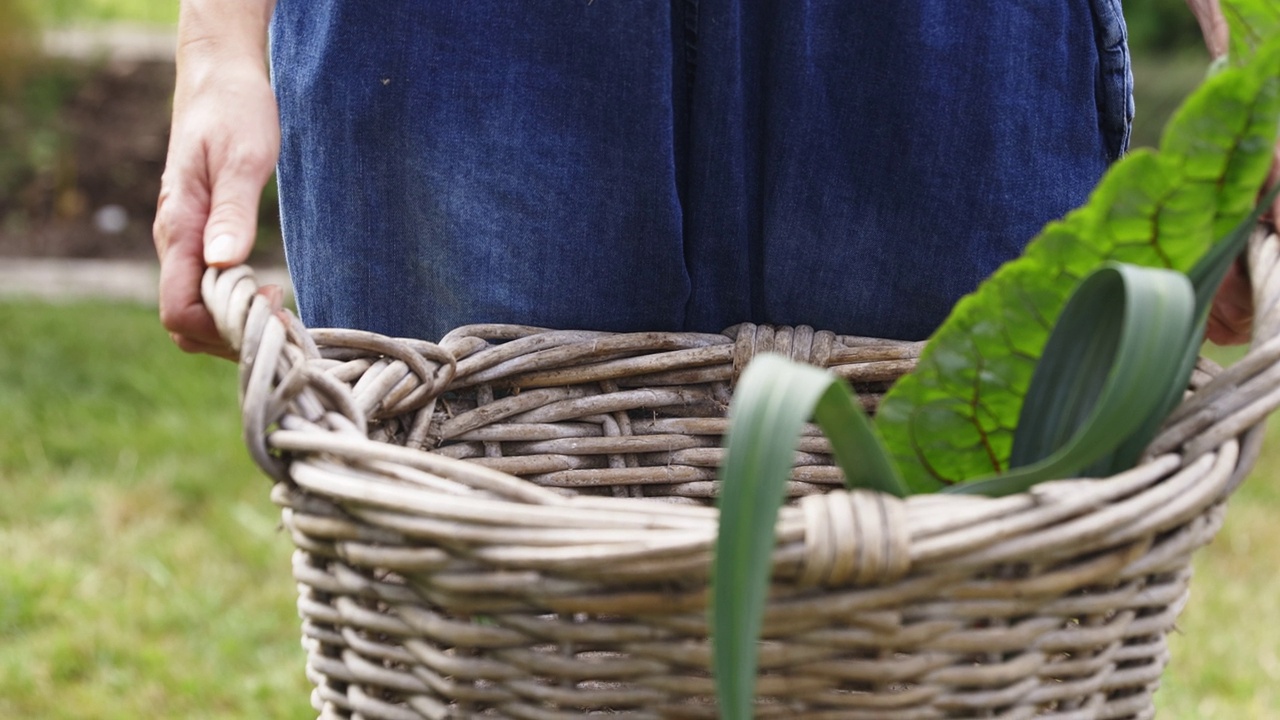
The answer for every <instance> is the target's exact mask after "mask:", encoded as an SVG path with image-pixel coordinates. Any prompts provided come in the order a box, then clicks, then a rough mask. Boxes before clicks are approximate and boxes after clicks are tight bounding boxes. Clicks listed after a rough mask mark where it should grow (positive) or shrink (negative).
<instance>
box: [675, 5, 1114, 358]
mask: <svg viewBox="0 0 1280 720" xmlns="http://www.w3.org/2000/svg"><path fill="white" fill-rule="evenodd" d="M700 11H701V12H700V21H699V23H698V29H699V32H698V38H697V41H698V43H697V47H698V64H697V75H696V78H695V81H694V93H693V97H694V102H693V105H692V106H691V123H692V132H693V143H692V150H691V152H692V154H691V157H690V168H689V172H690V174H689V178H690V185H689V190H688V192H689V195H688V197H689V203H688V205H687V208H686V224H685V230H686V245H687V253H688V255H689V257H690V277H691V279H692V281H693V294H692V296H691V298H690V304H689V324H690V326H691V327H695V328H699V329H714V328H718V327H721V326H723V325H726V324H728V323H731V322H736V321H738V320H742V319H743V318H744V317H746V316H748V315H749V316H750V317H751V318H753V319H755V320H756V321H759V322H773V323H779V324H809V325H813V326H815V327H819V328H826V329H831V330H836V331H840V332H847V333H855V334H863V335H876V336H884V337H894V338H922V337H925V336H926V335H928V334H929V333H930V332H932V331H933V329H934V328H935V327H936V326H937V324H938V323H939V322H940V321H941V320H942V319H943V318H944V317H945V315H946V313H947V311H948V310H949V309H950V307H951V306H952V305H953V304H954V303H955V302H956V300H958V299H959V298H960V296H961V295H963V294H964V293H966V292H969V291H971V290H972V289H973V288H974V287H975V286H976V285H977V284H978V282H979V281H980V280H982V279H983V278H984V277H986V276H987V275H989V274H990V273H991V272H993V271H994V270H995V269H996V268H997V267H998V266H999V265H1000V264H1001V263H1002V262H1004V261H1005V260H1008V259H1010V258H1012V257H1014V256H1016V255H1017V254H1018V253H1019V252H1020V251H1021V249H1022V247H1023V245H1024V244H1025V243H1026V242H1027V241H1028V240H1030V239H1031V238H1032V237H1033V236H1034V234H1035V233H1036V232H1037V230H1038V229H1039V228H1040V227H1041V226H1042V225H1043V224H1044V223H1045V222H1047V221H1049V220H1051V219H1054V218H1057V217H1060V216H1061V215H1063V214H1064V213H1065V212H1067V211H1068V210H1069V209H1071V208H1072V207H1075V206H1077V205H1079V204H1080V203H1082V202H1083V201H1084V199H1085V198H1086V196H1087V194H1088V192H1089V190H1090V189H1091V188H1092V187H1093V186H1094V184H1095V183H1096V182H1097V180H1098V178H1099V177H1100V176H1101V174H1102V172H1103V171H1104V170H1105V168H1106V166H1107V164H1108V163H1109V162H1110V161H1112V160H1114V159H1115V158H1116V157H1118V155H1119V154H1120V153H1121V152H1122V151H1123V148H1124V145H1125V142H1126V136H1127V132H1128V124H1129V120H1130V118H1131V117H1132V104H1131V92H1130V90H1131V81H1130V79H1129V75H1128V57H1127V50H1126V49H1125V45H1124V25H1123V19H1122V17H1121V15H1120V13H1119V7H1118V4H1117V3H1116V2H1114V1H1113V0H1093V1H1092V2H1091V1H1090V0H1067V1H1064V2H1053V3H1031V4H1027V3H1008V2H999V1H992V2H964V3H958V2H948V1H946V0H912V1H910V2H889V3H883V2H878V3H871V2H847V1H845V0H815V1H811V2H799V1H791V0H776V1H774V2H761V3H755V2H740V1H739V0H701V1H700ZM708 18H716V19H717V20H716V21H715V22H708V21H707V19H708Z"/></svg>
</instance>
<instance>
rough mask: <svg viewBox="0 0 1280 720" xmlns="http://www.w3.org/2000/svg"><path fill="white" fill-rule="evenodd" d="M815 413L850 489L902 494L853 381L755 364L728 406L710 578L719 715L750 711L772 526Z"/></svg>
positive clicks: (785, 365)
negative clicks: (798, 445) (801, 439)
mask: <svg viewBox="0 0 1280 720" xmlns="http://www.w3.org/2000/svg"><path fill="white" fill-rule="evenodd" d="M815 414H816V416H817V418H818V419H819V421H820V422H821V423H822V424H823V426H824V429H825V430H826V432H827V434H828V436H829V437H830V439H831V441H832V444H833V445H834V446H835V448H836V452H835V455H836V459H837V461H838V462H840V464H841V466H842V468H843V469H844V471H845V476H846V478H847V480H848V481H849V482H850V484H851V485H854V486H863V487H872V488H875V489H878V490H883V491H886V492H890V493H893V494H896V495H902V494H904V488H903V487H902V485H901V483H900V481H898V480H897V473H896V471H894V469H893V465H892V464H891V463H890V461H889V458H888V455H887V454H886V452H885V451H884V449H883V446H882V445H881V444H880V441H879V439H878V437H877V436H876V433H875V429H874V428H873V426H872V425H871V422H870V421H869V420H868V419H867V417H866V415H865V414H864V413H863V411H862V407H861V406H860V405H858V404H857V400H856V398H855V396H854V394H853V391H852V390H851V389H850V388H849V386H848V384H846V383H845V382H844V381H843V380H841V379H840V378H839V377H837V376H836V375H834V374H833V373H830V372H827V371H825V370H819V369H817V368H814V367H811V366H808V365H802V364H800V363H795V362H792V361H790V360H788V359H786V358H784V357H782V356H781V355H776V354H762V355H760V356H759V357H757V358H755V359H754V360H753V361H752V362H751V364H750V365H749V366H748V367H747V370H746V372H744V373H743V374H742V378H741V379H740V380H739V382H738V386H737V388H736V390H735V392H734V401H733V404H732V406H731V407H730V409H729V431H728V433H727V435H726V444H727V447H728V452H727V455H726V457H725V462H724V467H723V468H722V470H721V478H722V480H723V482H722V483H721V496H720V528H719V534H718V536H717V538H716V547H715V565H714V573H713V575H712V583H711V631H712V633H711V641H712V657H713V660H714V667H715V682H716V693H717V696H718V699H719V702H720V716H721V717H727V718H748V717H751V699H752V697H753V696H754V694H755V680H756V642H757V641H758V639H759V637H760V629H761V626H762V624H763V619H764V605H765V598H766V596H767V595H768V590H769V575H770V570H771V569H772V563H771V561H770V558H771V556H772V554H773V547H774V524H775V522H776V520H777V517H778V509H779V507H781V505H782V501H783V496H784V489H785V487H786V483H787V479H788V478H789V477H790V476H791V468H792V464H793V462H794V458H795V448H796V443H797V440H798V439H799V437H800V432H801V430H802V429H803V426H804V423H805V422H806V421H807V420H808V419H809V418H810V417H813V416H815Z"/></svg>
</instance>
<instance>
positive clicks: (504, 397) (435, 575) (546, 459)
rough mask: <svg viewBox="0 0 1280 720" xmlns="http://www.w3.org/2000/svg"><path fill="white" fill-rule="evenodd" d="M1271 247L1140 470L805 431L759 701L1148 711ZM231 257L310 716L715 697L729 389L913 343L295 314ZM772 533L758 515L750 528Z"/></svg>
mask: <svg viewBox="0 0 1280 720" xmlns="http://www.w3.org/2000/svg"><path fill="white" fill-rule="evenodd" d="M1278 255H1280V240H1278V239H1277V238H1276V237H1275V236H1274V235H1271V236H1269V237H1268V236H1266V235H1265V234H1264V233H1261V232H1260V233H1259V234H1258V235H1257V236H1256V237H1255V238H1254V239H1253V241H1252V242H1251V245H1250V252H1249V263H1250V268H1251V274H1252V277H1254V278H1257V279H1258V280H1256V281H1255V287H1254V294H1255V303H1256V306H1257V308H1258V316H1257V318H1256V320H1255V330H1254V335H1255V341H1254V345H1253V347H1252V348H1251V349H1250V351H1249V352H1248V354H1246V355H1245V357H1244V358H1243V359H1242V360H1241V361H1239V362H1238V363H1236V364H1235V365H1233V366H1232V367H1231V368H1230V369H1228V370H1225V371H1219V370H1218V369H1217V368H1214V367H1211V366H1210V365H1208V364H1206V363H1202V365H1201V368H1200V370H1199V371H1198V372H1197V373H1196V377H1195V378H1194V379H1193V388H1194V392H1193V393H1192V394H1190V395H1189V396H1188V399H1187V400H1186V401H1185V402H1184V403H1183V405H1182V406H1181V407H1180V408H1179V409H1178V410H1177V412H1176V413H1175V415H1174V417H1173V418H1172V419H1171V420H1170V423H1169V424H1168V425H1167V426H1166V428H1165V430H1164V431H1163V432H1162V434H1161V435H1160V437H1159V438H1157V440H1156V441H1155V442H1154V443H1153V445H1152V447H1151V449H1150V451H1149V454H1148V457H1147V459H1145V460H1144V462H1143V463H1142V464H1141V465H1140V466H1139V467H1137V468H1136V469H1134V470H1132V471H1129V472H1126V473H1123V474H1121V475H1117V476H1115V477H1112V478H1107V479H1104V480H1063V481H1057V482H1053V483H1046V484H1043V485H1040V486H1038V487H1036V488H1035V489H1033V490H1032V491H1031V492H1028V493H1025V494H1022V495H1015V496H1011V497H1007V498H1001V499H988V498H974V497H961V496H929V495H925V496H914V497H911V498H908V499H906V500H899V499H896V498H891V497H885V496H881V495H878V494H872V493H867V492H861V491H857V492H846V491H844V490H842V489H840V487H841V478H840V475H839V473H838V471H837V470H836V469H835V468H834V467H832V465H831V458H830V456H829V455H828V454H827V450H828V446H827V444H826V441H825V439H824V438H822V437H821V435H820V434H819V433H817V432H816V430H815V431H811V432H810V433H809V435H807V436H806V437H805V438H804V439H803V442H802V445H801V448H800V452H799V453H798V454H797V465H796V468H795V471H794V474H793V477H792V482H791V484H790V486H789V491H790V494H791V496H792V498H793V501H792V502H791V503H789V504H788V505H787V506H786V507H784V509H783V512H782V514H781V516H780V518H779V521H778V523H777V526H776V528H775V532H776V535H777V538H778V547H777V550H776V553H775V556H774V582H773V588H772V594H771V598H770V603H769V607H768V610H767V614H766V618H765V628H764V642H763V643H762V645H761V648H760V678H759V685H758V690H757V692H758V697H759V700H758V703H757V716H758V717H761V718H769V717H787V718H805V719H818V718H833V719H834V718H842V719H849V720H858V719H860V718H877V719H879V718H894V719H899V720H908V719H917V718H919V719H924V718H1027V717H1033V716H1034V717H1051V718H1059V719H1063V720H1065V719H1066V718H1072V719H1077V718H1078V719H1081V720H1083V719H1085V718H1149V717H1152V716H1153V714H1154V710H1153V708H1152V702H1151V695H1152V693H1153V692H1154V690H1155V688H1156V687H1157V685H1158V681H1159V677H1160V674H1161V672H1162V670H1163V669H1164V666H1165V664H1166V663H1167V661H1168V651H1167V649H1166V644H1165V636H1166V634H1167V633H1168V632H1169V631H1170V629H1172V627H1173V624H1174V621H1175V619H1176V617H1177V616H1178V613H1179V611H1180V610H1181V609H1182V607H1183V605H1184V603H1185V602H1186V600H1187V596H1188V583H1189V579H1190V558H1191V555H1192V553H1193V552H1194V551H1195V550H1196V549H1197V548H1199V547H1201V546H1203V545H1204V544H1205V543H1207V542H1208V541H1209V540H1210V539H1211V538H1212V536H1213V534H1214V533H1215V532H1216V531H1217V529H1218V528H1219V526H1220V525H1221V522H1222V519H1223V512H1224V506H1223V504H1224V502H1225V500H1226V498H1227V497H1228V496H1229V494H1230V492H1231V491H1232V490H1233V489H1234V488H1235V486H1236V485H1237V484H1238V483H1239V482H1240V481H1241V479H1242V478H1243V476H1244V475H1245V474H1246V473H1247V472H1248V471H1249V469H1250V468H1251V466H1252V464H1253V461H1254V459H1255V458H1256V454H1257V452H1258V448H1259V445H1260V442H1261V431H1262V420H1263V419H1264V418H1265V417H1266V415H1267V414H1269V413H1270V412H1271V411H1272V410H1273V409H1275V408H1276V407H1277V406H1278V405H1280V389H1277V388H1280V382H1278V381H1280V273H1277V272H1275V271H1274V267H1275V265H1276V263H1277V260H1278ZM257 290H258V287H257V284H256V281H255V280H254V278H253V276H252V273H251V272H250V271H249V270H248V269H247V268H237V269H233V270H229V271H223V272H219V271H210V273H209V274H208V275H207V276H206V278H205V287H204V293H205V300H206V304H207V305H208V307H209V308H210V309H211V311H212V312H213V314H214V316H215V319H216V321H217V322H218V324H219V328H220V330H221V331H222V333H223V335H224V337H226V338H227V339H229V340H230V341H231V342H232V344H233V346H235V347H237V348H240V351H241V358H242V360H241V405H242V409H243V414H244V427H245V439H246V442H247V444H248V445H249V448H250V451H251V452H252V453H253V455H254V458H255V460H256V461H257V462H258V463H259V465H261V466H262V467H263V469H264V470H265V471H266V472H267V473H268V474H269V475H271V476H272V477H273V478H274V480H275V481H276V484H275V486H274V489H273V491H272V498H273V500H274V501H275V502H276V503H278V504H279V505H280V506H281V507H282V509H283V519H284V524H285V527H286V528H287V529H288V531H289V532H290V533H291V535H292V538H293V540H294V542H295V544H296V546H297V551H296V553H295V555H294V562H293V573H294V577H295V578H296V580H297V582H298V588H299V601H298V608H299V611H300V613H301V615H302V618H303V629H302V632H303V644H304V646H305V647H306V650H307V672H308V675H309V677H310V679H311V680H312V682H313V683H314V686H315V690H314V693H313V697H312V701H313V705H314V706H315V708H316V710H317V711H318V712H319V713H320V716H321V717H322V718H366V719H374V718H377V719H379V720H422V719H423V718H432V719H438V718H468V717H486V718H487V717H495V718H530V719H538V720H543V719H546V720H552V719H559V718H573V717H581V716H583V715H591V714H610V715H612V714H618V715H624V716H627V717H633V718H715V717H717V712H716V708H715V703H714V699H713V697H712V696H713V686H712V680H711V674H710V652H709V644H708V641H707V624H706V620H705V614H706V605H707V579H708V578H707V573H708V569H709V565H710V553H711V548H712V544H713V542H714V538H715V532H716V511H715V509H714V500H713V499H714V496H715V494H716V479H715V477H716V468H717V467H718V464H719V461H720V459H721V456H722V451H721V449H720V443H721V435H722V433H723V432H724V429H725V426H726V421H725V420H724V419H723V416H724V411H725V410H726V408H727V406H728V402H729V398H730V390H731V387H732V383H733V380H734V379H735V378H736V377H737V375H738V374H739V373H740V372H741V371H742V369H743V368H744V367H745V365H746V363H747V362H748V361H749V360H750V358H751V357H752V356H753V355H754V354H755V353H757V352H760V351H764V350H772V351H777V352H783V353H786V354H788V355H790V356H791V357H793V358H796V359H802V360H805V361H808V362H811V363H813V364H815V365H819V366H823V367H830V368H832V369H833V370H835V371H836V372H837V373H839V374H840V375H843V376H845V377H847V378H849V379H850V380H851V381H852V382H853V383H854V386H855V387H856V388H857V390H858V391H859V394H860V396H861V397H862V399H863V402H864V404H865V405H866V406H867V407H868V408H869V409H874V407H875V405H876V403H877V401H878V399H879V396H880V395H881V394H882V393H883V392H884V390H885V389H886V387H887V386H888V385H889V384H890V383H891V382H892V381H893V380H895V379H896V378H897V377H899V376H900V375H901V374H902V373H903V372H905V371H906V370H908V369H909V368H910V367H911V366H912V365H913V362H914V358H915V356H916V354H917V353H918V351H919V349H920V346H919V344H912V343H897V342H888V341H877V340H867V339H860V338H849V337H838V336H835V335H832V334H831V333H826V332H815V331H813V330H811V329H809V328H803V327H801V328H794V329H792V328H769V327H763V326H761V327H757V326H752V325H742V326H737V327H735V328H731V329H730V330H728V331H726V332H725V333H724V334H720V335H707V334H692V333H634V334H608V333H594V332H567V331H544V330H538V329H535V328H526V327H514V326H498V325H491V326H469V327H466V328H461V329H459V330H457V331H455V332H453V333H451V334H450V335H449V336H447V337H446V338H444V339H443V340H442V341H441V342H440V343H439V344H431V343H426V342H422V341H415V340H404V339H392V338H387V337H383V336H379V335H373V334H370V333H363V332H356V331H347V330H308V329H306V328H304V327H302V325H301V324H300V323H299V322H298V321H297V320H296V319H295V318H293V317H292V316H291V315H288V314H285V313H279V312H273V311H272V309H271V307H270V303H269V302H268V301H267V299H266V298H265V297H264V296H262V295H260V294H259V293H258V292H257ZM762 531H766V532H767V529H762Z"/></svg>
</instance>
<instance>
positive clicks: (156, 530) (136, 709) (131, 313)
mask: <svg viewBox="0 0 1280 720" xmlns="http://www.w3.org/2000/svg"><path fill="white" fill-rule="evenodd" d="M0 409H2V410H3V412H2V413H0V488H3V493H4V495H3V497H4V502H3V503H2V504H0V717H6V718H41V719H44V718H48V719H50V720H57V719H66V720H96V719H107V718H111V719H116V718H118V719H120V720H125V719H126V718H127V719H129V720H133V719H134V718H140V717H163V718H308V717H314V713H313V712H312V711H311V710H310V706H309V704H308V694H309V686H308V685H307V682H306V680H305V678H304V677H303V672H302V663H303V655H302V652H301V649H300V648H299V646H298V620H297V616H296V614H295V611H294V595H293V593H294V588H293V582H292V580H291V579H290V577H289V569H288V568H289V553H290V552H291V547H290V545H289V541H288V538H287V537H286V536H284V535H282V534H281V533H280V532H279V531H278V529H277V522H278V521H277V514H276V509H275V507H274V506H272V505H271V504H270V503H269V502H268V500H267V491H268V485H267V481H266V480H265V479H264V478H263V477H262V476H260V475H259V474H258V473H257V472H256V470H255V468H254V467H253V465H252V464H251V463H250V462H249V460H248V458H247V455H246V454H245V452H244V451H243V449H242V446H241V444H240V440H239V432H240V430H239V420H238V418H237V410H236V397H235V368H234V367H233V366H232V365H231V364H229V363H226V362H223V361H218V360H213V359H210V358H203V357H190V356H185V355H183V354H181V353H179V352H178V351H177V350H175V349H174V348H172V347H171V346H170V344H169V340H168V338H166V337H165V335H164V333H163V332H162V331H161V329H160V327H159V324H158V322H157V321H156V319H155V313H154V310H152V309H148V308H141V307H136V306H131V305H120V304H109V303H92V304H89V303H81V304H71V305H60V306H51V305H42V304H36V303H25V302H0ZM1275 434H1276V433H1274V432H1273V433H1272V435H1273V437H1272V438H1271V440H1272V442H1271V443H1270V445H1269V448H1268V454H1267V455H1266V456H1265V457H1264V459H1263V462H1262V464H1261V465H1260V466H1259V469H1258V470H1257V471H1256V472H1255V474H1254V477H1253V478H1252V480H1251V482H1249V483H1247V484H1246V485H1245V487H1244V488H1243V489H1242V490H1241V492H1240V493H1239V494H1238V495H1237V496H1236V499H1235V501H1234V502H1233V507H1232V508H1231V513H1230V517H1229V520H1228V523H1227V526H1226V528H1225V529H1224V531H1223V533H1222V535H1221V536H1220V537H1219V539H1218V541H1217V542H1215V543H1214V544H1213V545H1212V546H1210V547H1209V548H1208V549H1207V550H1206V551H1204V552H1202V553H1201V555H1200V557H1199V561H1198V564H1197V565H1198V568H1197V576H1196V580H1195V583H1194V585H1193V588H1194V589H1193V598H1192V602H1191V605H1190V607H1189V609H1188V610H1187V612H1186V613H1185V614H1184V615H1183V618H1182V620H1181V621H1180V623H1179V624H1180V627H1181V629H1182V634H1181V635H1180V636H1177V637H1175V638H1174V641H1173V645H1174V659H1173V665H1172V667H1171V669H1170V671H1169V672H1168V673H1167V674H1166V679H1165V684H1164V688H1163V689H1162V690H1161V691H1160V693H1159V695H1158V698H1159V701H1160V705H1161V708H1162V712H1161V717H1162V718H1163V717H1169V718H1186V719H1188V720H1190V719H1192V718H1196V719H1200V718H1231V719H1232V720H1237V719H1241V718H1259V719H1261V718H1274V717H1280V691H1277V690H1276V689H1275V688H1276V687H1277V686H1278V685H1277V683H1280V603H1277V602H1275V601H1274V598H1277V597H1280V576H1278V575H1277V574H1276V573H1275V567H1276V565H1277V559H1278V557H1280V555H1278V553H1280V551H1278V550H1277V549H1278V548H1280V523H1277V522H1276V521H1275V518H1276V517H1277V516H1280V487H1277V485H1276V483H1275V482H1274V478H1275V475H1276V472H1277V469H1280V456H1277V452H1278V451H1280V437H1275Z"/></svg>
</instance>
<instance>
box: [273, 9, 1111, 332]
mask: <svg viewBox="0 0 1280 720" xmlns="http://www.w3.org/2000/svg"><path fill="white" fill-rule="evenodd" d="M271 41H272V42H271V59H272V70H273V78H274V83H275V87H276V92H277V96H278V98H279V101H280V116H281V123H282V129H283V141H282V149H281V157H280V164H279V185H280V203H281V211H282V223H283V230H284V237H285V242H286V249H287V255H288V259H289V265H290V269H291V272H292V274H293V280H294V283H295V285H296V288H297V292H298V302H299V306H300V309H301V312H302V316H303V320H304V321H305V322H306V323H307V324H308V325H309V326H312V327H323V326H340V327H358V328H365V329H370V330H374V331H377V332H381V333H385V334H389V335H399V336H411V337H422V338H428V339H435V338H438V337H440V336H441V335H443V334H444V333H445V332H447V331H448V330H450V329H452V328H454V327H456V326H459V325H463V324H467V323H473V322H513V323H521V324H530V325H538V326H544V327H554V328H587V329H599V330H682V329H687V330H699V331H708V332H718V331H719V330H721V329H723V328H725V327H727V326H729V325H731V324H733V323H736V322H741V321H744V320H750V321H755V322H770V323H779V324H792V325H794V324H808V325H813V326H815V327H818V328H824V329H830V330H835V331H837V332H842V333H851V334H861V335H875V336H882V337H894V338H922V337H925V336H927V335H928V334H929V333H930V332H932V331H933V329H934V328H935V327H936V326H937V324H938V323H939V322H941V320H942V319H943V318H944V317H945V316H946V313H947V312H948V310H949V309H950V307H951V306H952V305H953V304H954V303H955V301H956V300H958V299H959V298H960V297H961V296H962V295H963V294H964V293H967V292H969V291H971V290H972V289H973V288H974V287H975V286H976V285H977V284H978V282H979V281H981V280H982V279H983V278H984V277H986V276H987V275H989V274H990V273H991V272H992V271H993V270H995V269H996V268H997V267H998V266H999V265H1000V264H1001V263H1002V262H1004V261H1005V260H1007V259H1009V258H1011V257H1013V256H1015V255H1017V254H1018V253H1019V252H1020V251H1021V248H1022V247H1023V245H1024V244H1025V243H1026V241H1027V240H1029V239H1030V238H1031V237H1032V236H1033V235H1034V234H1035V233H1036V231H1037V230H1038V229H1039V228H1040V227H1041V226H1042V225H1043V224H1044V223H1045V222H1046V221H1048V220H1051V219H1054V218H1056V217H1060V216H1061V215H1063V214H1064V213H1065V212H1066V211H1067V210H1069V209H1071V208H1072V207H1075V206H1076V205H1079V204H1080V203H1081V202H1083V201H1084V199H1085V197H1086V195H1087V194H1088V192H1089V190H1090V189H1091V188H1092V187H1093V185H1094V184H1095V183H1096V182H1097V180H1098V178H1099V177H1100V176H1101V174H1102V172H1103V171H1104V170H1105V169H1106V166H1107V165H1108V163H1109V162H1111V161H1112V160H1114V159H1115V158H1116V157H1118V156H1119V155H1120V153H1122V152H1123V150H1124V148H1125V145H1126V142H1127V136H1128V130H1129V124H1130V121H1131V118H1132V114H1133V105H1132V80H1131V77H1130V75H1129V60H1128V51H1127V49H1126V43H1125V29H1124V20H1123V17H1122V15H1121V14H1120V10H1119V6H1118V4H1117V0H1059V1H1056V2H1055V1H1050V0H1040V1H1037V2H1020V3H1015V2H1009V1H1008V0H1002V1H991V2H974V1H970V0H967V1H965V2H957V1H955V0H952V1H951V2H944V1H942V0H915V1H908V0H898V1H892V2H866V1H860V0H810V1H803V0H700V1H695V0H664V1H663V2H655V1H652V0H594V1H592V2H588V1H587V0H557V1H555V2H534V1H531V2H515V3H513V2H509V1H507V0H503V1H498V0H465V1H462V0H457V1H446V0H433V1H431V2H426V1H425V0H419V1H416V2H415V1H413V0H382V1H380V2H374V3H367V2H357V1H356V0H279V2H278V4H277V8H276V15H275V19H274V22H273V24H272V34H271Z"/></svg>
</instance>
